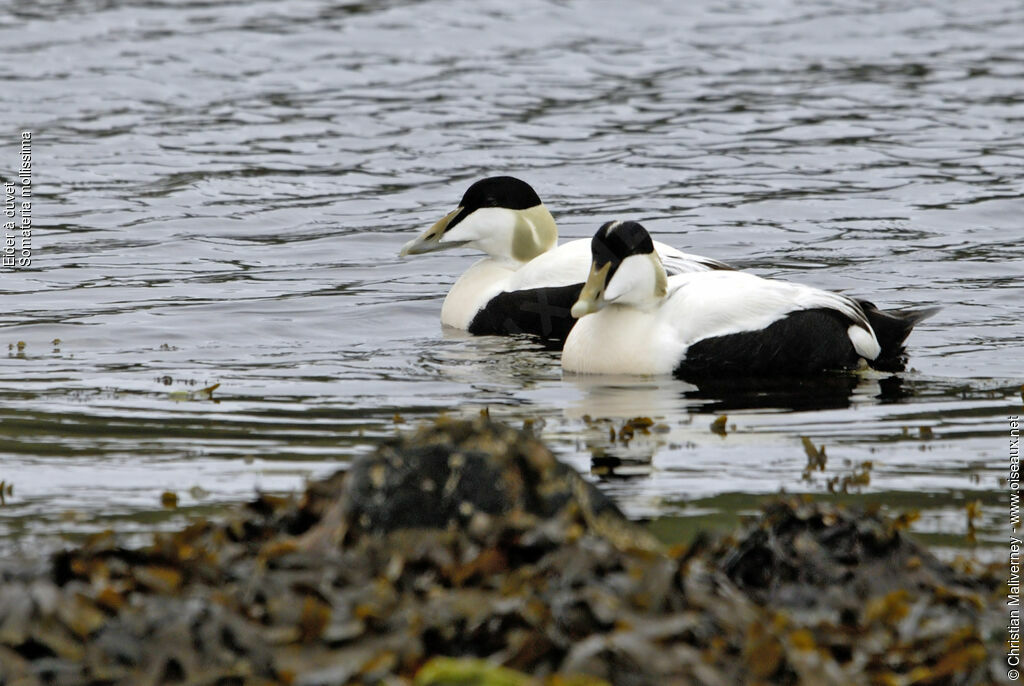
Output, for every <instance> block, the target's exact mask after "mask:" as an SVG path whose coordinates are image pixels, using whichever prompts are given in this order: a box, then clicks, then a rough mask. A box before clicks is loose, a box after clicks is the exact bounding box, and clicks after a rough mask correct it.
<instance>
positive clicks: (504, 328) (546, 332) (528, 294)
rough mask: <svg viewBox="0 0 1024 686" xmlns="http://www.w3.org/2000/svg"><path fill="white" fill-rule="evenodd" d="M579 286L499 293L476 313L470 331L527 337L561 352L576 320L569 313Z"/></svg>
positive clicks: (484, 334)
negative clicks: (525, 335) (523, 335)
mask: <svg viewBox="0 0 1024 686" xmlns="http://www.w3.org/2000/svg"><path fill="white" fill-rule="evenodd" d="M581 290H583V284H582V283H574V284H570V285H568V286H557V287H549V288H530V289H527V290H522V291H507V292H504V293H499V294H498V295H496V296H494V297H493V298H491V299H490V301H489V302H488V303H487V304H486V305H485V306H484V307H483V308H482V309H481V310H480V311H479V312H477V313H476V316H474V317H473V321H471V322H470V323H469V332H470V333H471V334H474V335H478V336H508V335H512V334H529V335H532V336H536V337H538V338H540V339H541V340H542V341H544V342H545V344H547V345H549V346H550V347H552V348H554V349H556V350H561V349H562V347H563V346H564V345H565V339H566V337H567V336H568V335H569V331H571V330H572V327H573V325H574V324H575V323H576V320H575V319H573V317H572V315H571V314H570V313H569V312H570V310H572V306H573V303H575V302H576V300H577V299H578V298H579V297H580V291H581Z"/></svg>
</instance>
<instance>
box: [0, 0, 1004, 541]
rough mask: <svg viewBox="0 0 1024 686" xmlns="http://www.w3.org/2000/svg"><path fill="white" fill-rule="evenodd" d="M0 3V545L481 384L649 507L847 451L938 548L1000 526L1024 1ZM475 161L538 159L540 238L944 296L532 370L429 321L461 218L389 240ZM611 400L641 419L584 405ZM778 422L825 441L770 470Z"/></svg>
mask: <svg viewBox="0 0 1024 686" xmlns="http://www.w3.org/2000/svg"><path fill="white" fill-rule="evenodd" d="M0 12H2V13H0V58H2V59H0V175H2V176H3V177H4V179H5V180H14V179H15V177H16V173H17V170H18V165H19V159H20V158H19V145H20V135H21V132H22V131H31V132H32V150H31V152H32V162H33V166H32V174H33V176H32V182H33V185H32V188H33V190H34V208H33V220H34V233H33V236H32V242H31V247H32V252H33V255H32V264H31V266H30V267H26V268H17V269H10V268H5V269H4V270H3V272H2V273H0V303H2V307H0V346H2V347H0V480H2V481H4V482H5V483H6V484H13V491H12V492H10V493H9V494H7V495H6V497H5V498H4V501H5V504H3V505H2V506H0V553H3V554H4V555H5V556H7V555H21V556H32V555H38V554H41V553H44V552H46V551H50V550H53V549H55V548H58V547H60V546H62V545H65V542H66V541H67V540H74V539H76V538H78V537H80V536H82V535H83V534H87V533H89V532H95V531H98V530H102V529H105V528H109V527H113V528H114V529H115V530H117V531H119V532H122V533H125V534H126V535H127V538H128V540H132V539H133V537H134V536H133V535H136V534H141V533H143V532H147V531H152V530H154V529H159V528H171V527H176V526H180V525H181V523H182V522H184V521H186V519H187V518H188V517H189V516H191V515H193V514H196V513H201V514H207V513H212V512H216V511H218V509H220V508H222V507H223V506H224V505H225V504H227V503H232V502H239V501H243V500H246V499H248V498H250V497H251V496H252V495H253V494H254V492H255V491H256V490H257V489H263V490H270V491H274V492H289V491H295V490H297V489H299V488H301V486H302V484H303V482H304V480H306V479H308V478H311V477H315V476H319V475H324V474H327V473H329V472H332V471H334V470H336V469H338V468H340V467H344V465H345V464H346V463H347V461H348V460H349V459H351V457H352V456H353V455H358V454H361V453H365V452H367V451H369V450H372V449H373V447H374V445H375V444H376V443H377V442H379V441H380V440H381V439H383V438H384V437H387V436H389V435H391V434H392V433H393V431H394V429H395V427H396V425H397V426H399V427H401V428H409V427H411V426H414V425H415V424H416V423H417V422H418V421H422V420H423V419H425V418H429V417H433V416H435V415H436V414H437V413H438V412H440V411H444V412H448V413H451V414H453V415H456V416H468V415H473V414H475V413H477V412H479V411H480V409H482V408H485V407H486V408H490V412H491V415H492V416H494V417H498V418H501V419H506V420H508V421H511V422H514V423H521V422H523V421H524V420H533V421H534V422H535V426H536V427H537V428H538V430H539V432H540V433H541V435H542V436H543V437H544V438H545V439H546V440H547V441H548V443H549V444H550V445H551V446H552V448H553V449H554V450H555V451H556V452H557V453H558V454H559V455H560V456H561V457H563V458H564V459H566V460H568V461H569V462H570V463H571V464H573V465H574V466H575V467H576V468H578V469H579V470H580V471H582V472H584V473H585V474H588V475H589V478H593V479H595V480H596V481H598V482H599V484H600V485H601V486H602V488H604V489H606V490H607V491H608V492H610V493H611V494H613V495H614V497H615V498H616V499H617V500H618V501H619V502H620V503H621V504H622V506H623V507H624V508H625V509H626V511H627V512H628V513H630V514H631V515H632V516H638V517H657V518H663V519H664V521H665V522H668V523H669V525H671V527H675V528H676V529H677V530H690V529H692V528H694V527H705V526H719V525H726V524H728V523H729V522H732V521H735V517H736V516H737V515H738V514H742V513H747V512H751V511H753V510H755V509H756V508H757V504H758V502H759V497H760V496H763V495H766V494H773V493H778V492H780V491H785V492H787V493H810V494H817V495H824V494H827V493H828V491H829V482H830V480H831V481H832V483H833V485H834V487H836V486H841V485H842V483H843V480H844V478H845V480H846V483H847V486H848V488H847V490H849V491H851V495H849V496H847V497H846V498H847V499H848V500H851V501H858V502H880V503H882V504H883V505H885V506H886V507H888V508H890V509H891V511H893V512H901V511H905V510H917V511H919V512H920V514H921V518H920V519H919V520H918V521H917V522H916V523H915V525H914V529H915V531H917V532H919V533H920V534H921V536H922V537H924V538H925V539H927V540H930V541H932V542H934V543H938V544H939V545H940V546H942V547H943V548H944V549H945V550H946V551H947V552H949V554H956V553H957V551H959V552H962V553H965V554H977V555H982V556H984V555H986V554H995V553H996V552H998V551H999V550H1000V549H1002V548H1003V547H1004V545H1005V544H1004V541H1006V540H1007V537H1008V535H1009V519H1008V513H1007V506H1006V500H1007V494H1008V487H1007V485H1006V483H1005V481H1004V479H1005V477H1006V476H1007V475H1008V473H1009V472H1008V470H1009V451H1010V447H1009V423H1008V421H1007V417H1008V416H1010V415H1014V414H1018V413H1021V410H1022V408H1021V382H1022V377H1024V342H1022V339H1024V322H1022V319H1024V298H1022V297H1021V288H1020V284H1021V282H1022V278H1024V260H1022V251H1024V240H1022V239H1024V5H1021V3H1019V2H1016V1H1015V0H1013V1H1010V0H987V1H985V2H980V1H975V2H936V3H919V2H909V1H899V0H873V1H872V0H860V1H857V0H855V1H852V2H848V1H843V2H839V1H834V2H812V3H806V2H796V1H795V0H794V1H791V2H775V1H772V0H761V1H751V2H747V1H739V0H723V1H716V2H712V1H702V2H691V3H679V2H673V1H669V0H660V1H652V2H643V3H610V2H598V1H593V2H587V1H584V0H563V1H554V0H549V1H546V0H523V1H522V2H517V3H508V2H496V1H494V0H429V1H423V2H402V1H399V0H394V1H381V2H328V1H326V0H296V1H288V2H282V1H280V0H274V1H269V0H267V1H260V0H245V1H240V0H239V1H235V2H228V1H218V0H204V1H202V2H199V1H194V2H187V1H185V2H178V1H177V0H174V1H171V0H167V1H160V0H137V1H132V0H124V1H116V0H66V1H61V2H56V1H41V2H15V3H8V4H6V5H5V9H3V10H0ZM499 173H502V174H505V173H507V174H514V175H517V176H520V177H522V178H524V179H526V180H527V181H529V182H530V183H531V184H532V185H534V187H535V188H536V189H537V190H538V192H539V193H540V194H541V196H542V198H544V200H545V201H546V202H547V204H548V206H549V207H550V208H551V209H552V211H553V213H554V214H555V217H556V219H557V220H558V221H559V225H560V230H561V233H562V236H563V237H566V238H568V237H586V236H589V235H591V234H592V233H593V231H594V230H595V229H596V228H597V226H598V225H599V224H600V223H602V222H604V221H606V220H608V219H613V218H620V219H625V218H634V219H639V220H641V221H643V222H644V224H645V225H646V226H647V227H648V228H649V229H651V230H652V231H653V232H654V233H656V234H657V237H658V238H660V239H661V240H663V241H666V242H668V243H671V244H673V245H676V246H678V247H680V248H682V249H685V250H689V251H692V252H696V253H699V254H704V255H708V256H712V257H716V258H719V259H723V260H727V261H729V262H731V263H733V264H735V265H737V266H739V267H742V268H746V269H750V270H752V271H754V272H756V273H758V274H761V275H767V276H774V277H780V278H786V279H792V280H799V281H802V282H805V283H809V284H813V285H816V286H820V287H824V288H830V289H842V290H844V291H845V292H848V293H851V294H855V295H857V296H859V297H863V298H868V299H870V300H872V301H874V302H876V303H877V304H878V305H879V306H882V307H902V306H914V305H933V304H937V305H941V306H942V311H941V312H940V313H939V314H938V315H936V316H935V317H933V318H932V319H930V320H928V321H926V322H924V323H923V324H922V325H920V326H919V327H918V329H917V330H916V331H915V332H914V333H913V335H912V336H911V339H910V341H909V343H910V354H911V368H910V369H909V370H908V371H907V372H905V373H902V374H899V375H896V376H893V375H889V374H881V373H865V374H862V375H860V376H858V377H851V378H850V379H848V380H847V379H840V380H830V381H823V382H820V383H813V384H807V385H806V386H805V387H801V388H798V389H796V390H793V389H787V390H783V391H773V390H771V389H769V390H764V389H742V388H741V389H734V390H732V391H729V392H724V391H721V392H700V391H697V390H696V389H695V388H694V387H692V386H689V385H688V384H685V383H683V382H681V381H676V380H672V379H628V378H621V379H620V378H615V379H607V378H581V377H571V376H563V374H562V373H561V371H560V369H559V366H558V355H557V353H554V352H550V351H547V350H544V349H543V348H541V347H539V346H536V345H533V344H531V343H529V342H527V341H522V340H513V339H494V338H469V337H466V336H462V335H458V334H455V333H452V332H445V331H442V329H441V327H440V324H439V311H440V306H441V300H442V298H443V296H444V294H445V293H446V291H447V289H448V287H449V286H450V285H451V283H452V282H453V281H454V279H455V278H456V277H457V276H458V274H459V273H461V272H462V271H463V270H465V269H466V268H467V267H468V266H469V265H470V264H471V263H472V261H473V260H474V259H476V256H474V255H472V254H469V253H456V252H452V253H441V254H437V255H425V256H420V257H416V258H414V259H409V260H404V261H403V260H400V259H399V258H398V256H397V255H398V250H399V248H400V247H401V245H402V243H404V242H405V241H406V240H408V239H409V238H411V237H412V236H413V235H415V233H416V232H419V231H421V230H423V229H424V228H425V227H426V226H429V225H430V224H431V223H433V222H434V221H436V220H437V219H438V218H440V217H441V216H442V215H443V214H444V213H446V212H448V211H449V210H451V209H453V208H454V207H455V205H456V203H457V202H458V200H459V198H460V197H461V194H462V192H463V191H464V190H465V188H466V187H467V186H468V185H469V183H471V182H472V181H473V180H476V179H478V178H481V177H483V176H486V175H491V174H499ZM19 342H21V343H23V344H24V345H23V346H20V345H19ZM213 384H220V385H219V387H218V388H217V389H216V390H215V391H213V392H212V394H208V393H203V392H201V389H203V388H207V387H209V386H212V385H213ZM723 414H725V415H727V420H726V435H724V436H722V435H719V434H716V433H713V432H712V431H711V430H710V429H709V425H710V424H711V422H712V421H713V420H714V419H715V418H716V417H719V416H721V415H723ZM637 416H644V417H650V418H651V419H652V420H654V421H655V422H656V423H657V424H659V425H661V426H659V427H658V431H656V432H652V433H650V434H649V435H643V434H642V433H639V432H638V433H637V434H636V435H635V436H634V438H633V439H632V440H631V441H629V442H628V444H627V443H626V442H623V441H621V440H615V441H613V440H612V439H611V438H610V430H611V429H616V430H617V429H618V428H620V427H621V426H622V423H623V422H624V421H625V420H627V419H629V418H631V417H637ZM602 420H605V421H602ZM803 437H808V438H810V439H811V441H812V442H813V443H814V444H815V446H820V445H824V446H825V448H826V454H827V458H828V461H827V464H826V466H825V469H824V471H815V472H806V468H807V464H808V458H807V455H806V454H805V449H804V446H803V444H802V440H801V439H802V438H803ZM164 491H173V492H175V493H177V495H178V496H179V507H178V509H175V510H171V509H165V508H163V507H162V505H161V493H163V492H164ZM975 501H980V509H979V510H978V514H977V515H976V516H975V518H974V522H973V523H974V526H975V528H976V529H977V535H976V537H977V542H972V541H971V540H969V537H968V509H967V505H968V504H969V503H974V502H975Z"/></svg>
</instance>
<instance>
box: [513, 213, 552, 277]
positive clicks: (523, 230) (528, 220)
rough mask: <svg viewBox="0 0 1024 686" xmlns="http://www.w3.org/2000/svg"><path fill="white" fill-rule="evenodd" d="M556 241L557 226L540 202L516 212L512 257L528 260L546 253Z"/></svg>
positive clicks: (522, 260) (523, 260) (521, 260)
mask: <svg viewBox="0 0 1024 686" xmlns="http://www.w3.org/2000/svg"><path fill="white" fill-rule="evenodd" d="M556 243H558V227H557V226H555V218H554V217H552V216H551V213H550V212H548V208H546V207H544V204H543V203H541V204H540V205H537V206H536V207H531V208H529V209H526V210H519V211H517V212H516V225H515V228H514V229H513V230H512V257H513V258H514V259H516V260H518V261H520V262H529V261H530V260H532V259H533V258H535V257H537V256H538V255H541V254H543V253H546V252H547V251H548V250H551V249H552V248H553V247H555V244H556Z"/></svg>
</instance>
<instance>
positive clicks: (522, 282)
mask: <svg viewBox="0 0 1024 686" xmlns="http://www.w3.org/2000/svg"><path fill="white" fill-rule="evenodd" d="M557 242H558V229H557V228H556V226H555V220H554V218H552V216H551V213H550V212H549V211H548V209H547V208H546V207H545V206H544V203H542V202H541V200H540V197H539V196H538V195H537V193H536V191H534V190H533V188H531V187H530V185H529V184H528V183H526V182H525V181H522V180H520V179H517V178H514V177H511V176H494V177H490V178H486V179H481V180H480V181H477V182H476V183H474V184H473V185H472V186H470V187H469V189H468V190H467V191H466V193H465V194H464V195H463V196H462V200H461V202H459V205H458V207H456V208H455V209H454V210H452V211H451V212H449V213H448V214H446V215H445V216H444V217H442V218H441V220H440V221H438V222H437V223H436V224H434V225H433V226H431V227H430V228H429V229H427V230H426V231H424V232H423V234H422V235H420V236H419V237H417V238H415V239H413V240H411V241H409V242H408V243H406V244H405V246H404V247H403V248H402V251H401V256H402V257H405V256H406V255H418V254H421V253H427V252H433V251H435V250H445V249H448V248H472V249H476V250H480V251H482V252H484V253H486V255H487V256H486V257H485V258H483V259H482V260H480V261H478V262H476V263H475V264H474V265H473V266H471V267H470V268H469V269H468V270H467V271H466V272H465V273H464V274H463V275H462V276H461V277H459V279H458V280H457V281H456V282H455V285H453V286H452V288H451V290H450V291H448V295H447V297H446V298H445V299H444V304H443V305H442V306H441V323H442V324H445V325H447V326H451V327H454V328H456V329H462V330H465V331H469V333H472V334H478V335H488V334H490V335H508V334H517V333H527V334H533V335H534V336H539V337H540V338H542V339H546V340H548V341H549V343H551V344H554V346H555V347H561V344H562V342H564V341H565V337H566V335H568V333H569V330H570V329H571V328H572V326H573V324H575V323H576V320H575V319H573V317H572V316H571V314H570V312H569V310H570V308H571V307H572V304H573V303H574V302H576V300H577V298H578V297H579V293H580V289H582V288H583V281H584V280H585V279H586V277H587V270H588V269H589V267H590V242H589V241H588V240H587V239H580V240H575V241H570V242H568V243H565V244H563V245H560V246H557V247H556V243H557ZM652 245H653V246H654V250H656V251H657V252H658V255H659V257H660V258H661V261H662V263H663V264H664V267H665V270H666V271H667V272H668V273H669V274H684V273H688V272H695V271H708V270H721V269H731V267H729V266H728V265H727V264H725V263H723V262H719V261H718V260H712V259H709V258H706V257H700V256H698V255H690V254H687V253H684V252H680V251H679V250H676V249H675V248H673V247H671V246H668V245H665V244H664V243H659V242H656V241H655V242H653V243H652Z"/></svg>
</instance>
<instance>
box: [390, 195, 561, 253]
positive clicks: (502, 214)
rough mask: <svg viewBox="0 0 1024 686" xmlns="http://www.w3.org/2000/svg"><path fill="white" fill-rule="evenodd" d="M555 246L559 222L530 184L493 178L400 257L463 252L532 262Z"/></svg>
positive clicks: (415, 239)
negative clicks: (440, 251) (428, 253)
mask: <svg viewBox="0 0 1024 686" xmlns="http://www.w3.org/2000/svg"><path fill="white" fill-rule="evenodd" d="M557 242H558V229H557V228H556V227H555V220H554V218H553V217H552V216H551V213H550V212H548V210H547V208H546V207H544V203H542V202H541V201H540V197H538V195H537V193H536V192H535V191H534V190H533V188H531V187H530V184H528V183H526V182H525V181H521V180H519V179H517V178H514V177H512V176H492V177H489V178H486V179H481V180H480V181H477V182H476V183H474V184H473V185H472V186H470V187H469V189H468V190H467V191H466V193H465V195H463V196H462V201H461V202H460V203H459V206H458V207H456V208H455V209H454V210H452V211H451V212H449V213H448V214H446V215H445V216H444V217H442V218H441V219H440V221H438V222H437V223H436V224H434V225H433V226H431V227H430V228H429V229H427V230H426V231H424V232H423V233H422V234H421V235H420V236H419V237H417V238H414V239H413V240H411V241H409V242H408V243H406V244H405V245H404V246H403V247H402V252H401V253H400V255H401V256H402V257H405V256H406V255H419V254H421V253H426V252H433V251H435V250H445V249H447V248H461V247H465V248H476V249H477V250H481V251H483V252H485V253H487V254H488V255H490V256H491V257H494V258H497V259H507V260H514V261H516V262H529V261H530V260H532V259H533V258H534V257H536V256H537V255H540V254H541V253H543V252H546V251H548V250H550V249H551V248H553V247H555V244H556V243H557Z"/></svg>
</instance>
